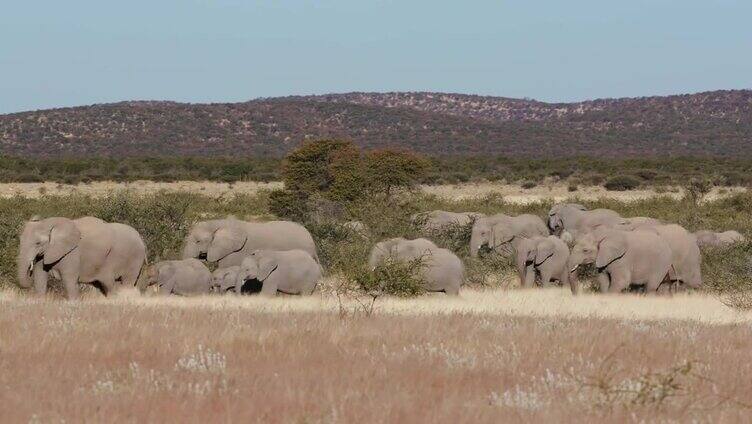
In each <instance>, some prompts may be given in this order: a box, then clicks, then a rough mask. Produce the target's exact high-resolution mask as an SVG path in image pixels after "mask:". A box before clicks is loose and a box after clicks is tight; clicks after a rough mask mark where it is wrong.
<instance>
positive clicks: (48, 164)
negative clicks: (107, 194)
mask: <svg viewBox="0 0 752 424" xmlns="http://www.w3.org/2000/svg"><path fill="white" fill-rule="evenodd" d="M426 160H427V161H428V164H427V168H426V169H425V172H424V173H422V174H421V177H420V182H422V183H426V184H442V183H459V182H468V181H473V182H475V181H499V182H507V183H519V184H523V183H525V184H527V185H528V186H535V185H538V184H540V183H542V182H544V180H553V181H563V182H568V183H570V184H571V185H573V186H574V187H576V186H578V185H601V184H604V183H605V182H607V181H608V180H610V179H612V178H614V177H621V176H629V177H630V178H631V179H633V180H636V181H637V182H638V185H639V186H643V187H646V186H647V187H656V186H667V185H684V184H685V183H686V182H687V181H688V180H690V179H692V178H705V179H708V180H709V181H710V182H711V183H712V184H714V185H718V186H732V185H743V186H744V185H749V184H750V183H752V159H730V158H674V159H602V158H600V159H599V158H587V157H576V158H556V159H519V158H509V157H504V156H471V157H456V156H443V157H428V158H426ZM281 161H282V160H281V159H273V158H265V159H261V158H254V157H216V158H198V157H183V158H181V157H150V158H138V157H132V158H122V159H112V158H65V159H52V158H35V159H28V158H18V157H2V156H0V182H41V181H53V182H57V183H79V182H89V181H103V180H109V181H133V180H151V181H178V180H211V181H224V182H232V181H279V180H282V179H283V177H282V175H281V171H280V165H281Z"/></svg>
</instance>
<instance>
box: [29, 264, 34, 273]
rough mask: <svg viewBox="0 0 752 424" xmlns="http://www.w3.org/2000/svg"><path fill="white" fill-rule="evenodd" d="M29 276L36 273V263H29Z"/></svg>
mask: <svg viewBox="0 0 752 424" xmlns="http://www.w3.org/2000/svg"><path fill="white" fill-rule="evenodd" d="M28 271H29V275H31V274H32V273H33V272H34V261H33V260H32V261H29V269H28Z"/></svg>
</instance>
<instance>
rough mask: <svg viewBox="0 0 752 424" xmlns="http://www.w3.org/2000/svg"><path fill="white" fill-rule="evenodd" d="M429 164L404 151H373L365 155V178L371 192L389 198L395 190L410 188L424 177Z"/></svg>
mask: <svg viewBox="0 0 752 424" xmlns="http://www.w3.org/2000/svg"><path fill="white" fill-rule="evenodd" d="M429 167H430V165H429V162H428V161H427V160H426V159H425V158H423V157H421V156H418V155H417V154H415V153H413V152H409V151H405V150H392V149H383V150H374V151H371V152H368V153H367V154H366V155H365V168H366V178H367V180H368V184H369V187H370V189H371V191H374V192H379V193H384V194H386V195H387V197H388V196H390V195H391V194H392V193H393V191H394V190H395V189H397V188H407V189H409V188H412V187H414V186H415V185H417V184H418V183H420V181H421V180H422V179H423V177H425V175H426V174H427V172H428V169H429Z"/></svg>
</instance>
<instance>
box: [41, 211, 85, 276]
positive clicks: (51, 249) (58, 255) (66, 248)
mask: <svg viewBox="0 0 752 424" xmlns="http://www.w3.org/2000/svg"><path fill="white" fill-rule="evenodd" d="M79 240H81V232H80V231H79V230H78V228H76V224H74V223H73V221H71V220H70V219H61V220H56V221H55V222H54V223H53V224H52V226H51V228H50V243H49V246H48V247H47V249H46V250H45V252H44V264H45V265H49V264H54V263H55V262H57V261H59V260H60V259H62V258H63V256H65V255H67V254H68V253H70V251H71V250H73V249H75V248H76V247H77V246H78V242H79Z"/></svg>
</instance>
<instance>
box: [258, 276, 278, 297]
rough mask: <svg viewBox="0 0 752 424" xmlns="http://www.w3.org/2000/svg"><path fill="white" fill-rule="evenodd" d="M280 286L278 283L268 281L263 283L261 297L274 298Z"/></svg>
mask: <svg viewBox="0 0 752 424" xmlns="http://www.w3.org/2000/svg"><path fill="white" fill-rule="evenodd" d="M277 287H278V284H277V282H276V281H269V280H268V279H267V280H266V281H264V282H263V283H262V286H261V293H260V294H261V296H269V297H274V296H276V295H277Z"/></svg>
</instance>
